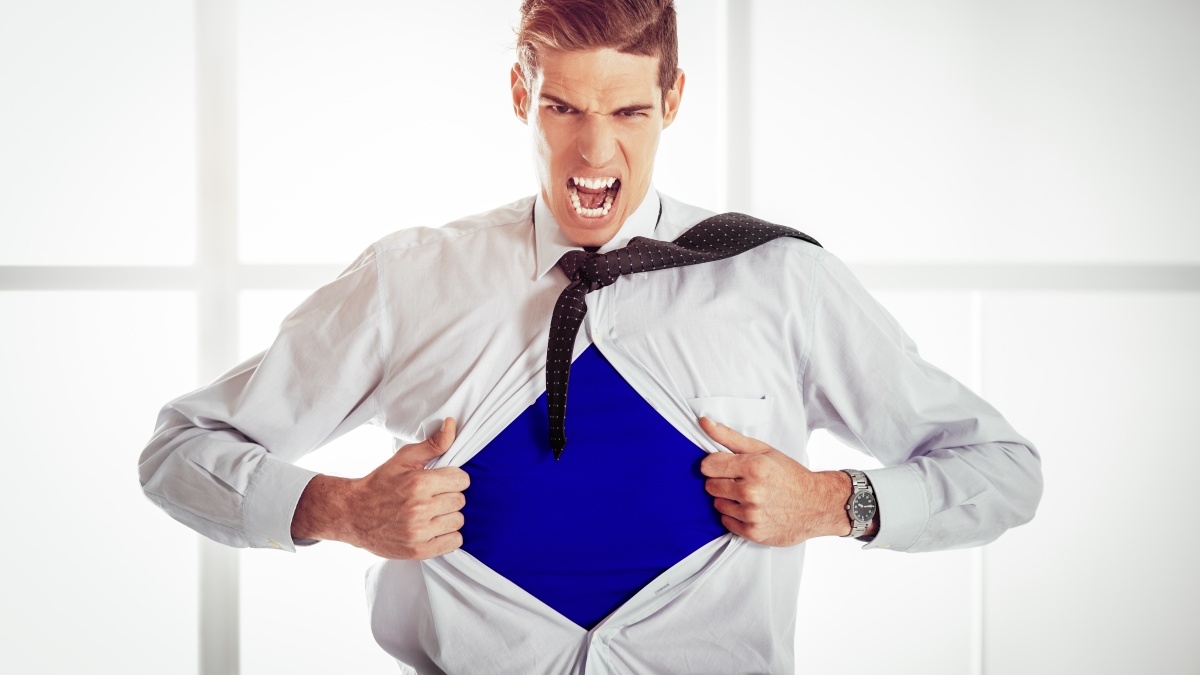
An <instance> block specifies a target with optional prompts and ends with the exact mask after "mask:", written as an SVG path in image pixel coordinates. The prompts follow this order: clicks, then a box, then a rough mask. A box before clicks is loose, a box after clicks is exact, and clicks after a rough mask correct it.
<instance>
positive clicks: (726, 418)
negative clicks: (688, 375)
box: [687, 396, 771, 439]
mask: <svg viewBox="0 0 1200 675" xmlns="http://www.w3.org/2000/svg"><path fill="white" fill-rule="evenodd" d="M687 403H688V407H689V408H691V410H692V414H693V415H695V416H696V418H697V419H699V418H701V417H707V418H709V419H710V420H712V421H714V422H719V423H721V424H724V425H725V426H727V427H729V428H730V429H733V430H734V431H736V432H738V433H739V434H741V435H743V436H749V437H751V438H757V439H762V438H764V437H766V436H768V435H769V432H770V425H771V399H769V398H767V397H766V396H760V397H758V398H748V397H743V396H705V397H703V398H689V399H688V400H687Z"/></svg>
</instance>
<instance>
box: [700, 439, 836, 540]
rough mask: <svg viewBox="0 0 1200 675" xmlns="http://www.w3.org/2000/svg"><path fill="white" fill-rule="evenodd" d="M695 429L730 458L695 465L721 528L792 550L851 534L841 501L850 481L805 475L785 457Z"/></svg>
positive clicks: (757, 444)
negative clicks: (808, 542)
mask: <svg viewBox="0 0 1200 675" xmlns="http://www.w3.org/2000/svg"><path fill="white" fill-rule="evenodd" d="M700 427H701V428H702V429H704V432H705V433H707V434H708V435H709V436H710V437H712V439H713V440H714V441H716V442H718V443H720V444H721V445H723V446H725V447H726V448H728V449H729V450H731V451H732V452H733V454H732V455H730V454H726V453H713V454H710V455H709V456H707V457H705V458H704V461H703V462H701V463H700V471H701V473H703V474H704V475H705V476H707V477H708V480H707V481H705V483H704V488H705V490H707V491H708V493H709V494H710V495H712V496H713V497H714V499H713V506H714V507H716V509H717V511H719V512H720V513H721V523H722V524H724V525H725V528H726V529H728V530H729V531H730V532H733V533H734V534H736V535H739V536H741V537H744V538H746V539H749V540H750V541H753V542H756V543H759V544H765V545H767V546H792V545H794V544H799V543H800V542H802V541H805V540H807V539H812V538H813V537H818V536H823V535H838V536H841V535H844V534H848V533H849V532H850V520H849V518H848V517H847V516H846V509H845V506H846V500H847V499H848V498H849V497H850V492H851V486H850V477H849V476H847V475H846V474H845V473H842V472H841V471H821V472H813V471H809V470H808V469H807V468H805V467H804V465H802V464H801V463H799V462H797V461H796V460H794V459H792V458H791V457H788V456H787V455H786V454H784V453H782V452H780V451H778V450H776V449H775V448H772V447H771V446H769V445H767V444H766V443H763V442H762V441H760V440H757V439H754V438H748V437H746V436H743V435H741V434H739V433H738V432H736V431H734V430H733V429H730V428H729V427H727V426H724V425H721V424H717V423H716V422H713V421H712V420H710V419H708V418H707V417H701V418H700Z"/></svg>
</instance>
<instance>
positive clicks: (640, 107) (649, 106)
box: [539, 92, 655, 115]
mask: <svg viewBox="0 0 1200 675" xmlns="http://www.w3.org/2000/svg"><path fill="white" fill-rule="evenodd" d="M539 96H540V97H541V98H544V99H546V100H547V101H550V102H552V103H554V104H555V105H565V106H566V107H568V108H573V109H576V110H578V109H579V108H578V106H576V105H575V104H574V103H570V102H568V101H564V100H562V99H561V98H559V97H557V96H555V95H553V94H547V93H544V92H543V93H540V94H539ZM646 110H655V106H654V104H653V103H634V104H632V105H627V106H623V107H621V108H618V109H616V110H614V111H612V114H613V115H619V114H621V113H634V112H643V111H646Z"/></svg>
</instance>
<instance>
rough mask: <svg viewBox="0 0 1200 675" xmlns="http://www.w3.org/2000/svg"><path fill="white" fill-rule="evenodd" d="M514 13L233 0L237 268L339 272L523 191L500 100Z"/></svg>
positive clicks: (381, 1)
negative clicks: (416, 232) (310, 265)
mask: <svg viewBox="0 0 1200 675" xmlns="http://www.w3.org/2000/svg"><path fill="white" fill-rule="evenodd" d="M516 11H517V4H516V3H509V2H477V3H473V4H471V5H470V7H469V8H464V7H463V6H462V5H461V4H460V3H453V2H440V3H397V2H392V1H390V0H351V1H350V2H340V3H328V2H317V1H315V0H303V1H300V2H297V1H296V0H246V1H245V2H242V3H240V5H239V15H238V19H239V29H238V36H239V43H238V50H239V52H238V58H239V83H238V84H239V92H238V102H239V125H240V128H239V134H240V143H241V147H240V149H239V152H240V160H241V169H240V181H241V187H240V209H241V210H240V219H241V224H242V238H241V255H242V259H243V260H246V261H251V262H336V263H343V262H347V261H349V260H351V259H352V258H353V257H354V256H355V255H357V254H358V253H359V252H360V251H361V250H362V249H363V248H364V247H365V246H366V245H367V244H369V243H370V242H372V241H374V240H375V239H378V238H379V237H381V236H383V235H384V234H387V233H388V232H392V231H394V230H398V229H402V228H406V227H413V226H418V225H420V226H436V225H441V224H443V223H446V222H448V221H450V220H453V219H455V218H458V217H461V216H464V215H468V214H471V213H475V212H478V211H483V210H486V209H490V208H492V207H495V206H498V205H501V204H505V203H508V202H511V201H513V200H515V199H518V198H521V197H524V196H527V195H531V194H533V193H534V192H535V190H536V183H535V181H534V178H533V172H532V169H531V168H530V160H529V157H530V153H529V149H528V147H527V141H526V133H527V132H526V128H525V127H524V126H523V125H522V124H521V123H520V122H519V121H518V120H517V119H516V117H514V115H513V112H512V103H511V97H510V94H509V68H510V67H511V66H512V62H513V52H512V49H511V45H512V42H513V32H512V30H511V26H512V25H513V23H514V21H515V19H516ZM451 27H452V28H451Z"/></svg>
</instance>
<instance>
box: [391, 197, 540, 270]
mask: <svg viewBox="0 0 1200 675" xmlns="http://www.w3.org/2000/svg"><path fill="white" fill-rule="evenodd" d="M533 201H534V197H532V196H529V197H524V198H522V199H519V200H517V201H515V202H512V203H509V204H505V205H504V206H500V207H497V208H494V209H491V210H489V211H484V212H482V213H477V214H474V215H470V216H466V217H464V218H459V219H458V220H454V221H451V222H449V223H446V224H445V225H442V226H440V227H412V228H407V229H403V230H398V231H396V232H393V233H391V234H389V235H387V236H386V237H384V238H382V239H380V240H379V241H377V242H376V243H375V244H374V245H373V246H372V248H373V249H374V250H375V252H376V254H378V255H387V254H392V253H399V252H404V251H414V250H419V249H424V248H435V249H439V250H442V249H444V248H445V247H446V246H452V247H453V246H456V245H467V246H470V245H472V244H485V245H486V244H487V243H489V242H495V243H502V242H504V241H506V240H507V241H511V242H512V243H516V244H519V243H522V242H528V241H531V240H530V234H531V232H532V228H533V219H532V213H533Z"/></svg>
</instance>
